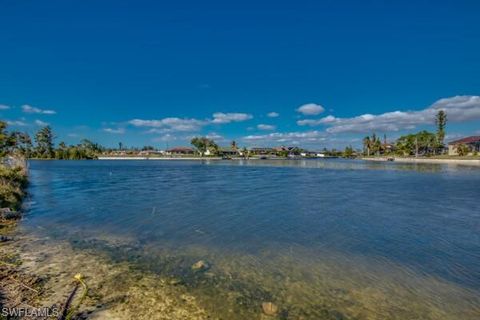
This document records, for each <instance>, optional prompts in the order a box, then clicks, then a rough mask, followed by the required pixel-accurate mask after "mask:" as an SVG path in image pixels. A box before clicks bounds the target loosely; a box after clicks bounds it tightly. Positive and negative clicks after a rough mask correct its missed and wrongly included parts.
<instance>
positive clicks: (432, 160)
mask: <svg viewBox="0 0 480 320" xmlns="http://www.w3.org/2000/svg"><path fill="white" fill-rule="evenodd" d="M360 159H361V160H365V161H377V162H397V163H425V164H455V165H467V166H480V159H478V160H477V159H438V158H395V157H394V158H393V159H394V161H391V160H389V158H387V157H382V158H366V157H363V158H360Z"/></svg>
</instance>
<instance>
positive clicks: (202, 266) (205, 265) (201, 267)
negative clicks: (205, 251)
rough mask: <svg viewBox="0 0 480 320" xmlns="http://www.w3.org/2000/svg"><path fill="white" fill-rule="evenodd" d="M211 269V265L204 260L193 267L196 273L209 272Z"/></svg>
mask: <svg viewBox="0 0 480 320" xmlns="http://www.w3.org/2000/svg"><path fill="white" fill-rule="evenodd" d="M209 268H210V265H209V264H208V263H207V262H205V261H203V260H199V261H197V262H195V263H194V264H193V265H192V270H194V271H196V270H207V269H209Z"/></svg>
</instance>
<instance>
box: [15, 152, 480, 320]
mask: <svg viewBox="0 0 480 320" xmlns="http://www.w3.org/2000/svg"><path fill="white" fill-rule="evenodd" d="M30 175H31V185H30V189H29V192H30V196H31V205H30V208H29V210H28V214H27V219H26V220H25V222H24V223H23V226H24V228H25V229H26V230H28V231H29V232H33V233H38V234H47V235H49V236H50V237H51V238H52V239H57V240H66V241H69V242H70V243H72V244H73V246H74V247H75V248H77V249H78V250H93V251H97V252H99V253H100V252H102V253H103V254H107V255H108V256H109V257H110V258H111V259H112V261H114V262H121V261H129V262H130V263H133V264H135V265H137V267H138V268H139V269H140V270H144V272H150V273H157V274H161V275H165V276H176V277H180V278H181V277H183V280H182V281H183V282H184V283H185V285H186V287H187V288H189V289H190V290H191V291H192V293H193V294H195V295H197V296H198V297H199V299H200V300H201V301H202V303H204V304H205V306H206V308H207V309H208V310H210V312H211V313H212V314H213V315H214V316H215V315H217V316H226V317H230V316H228V312H233V311H232V310H234V314H235V316H236V317H238V318H249V317H251V315H252V314H255V312H256V310H257V309H258V305H259V303H261V302H262V301H274V302H275V303H277V304H278V305H279V306H280V312H279V313H278V315H277V316H278V317H280V318H282V317H283V318H288V319H290V318H291V319H299V318H304V319H307V318H311V319H321V318H324V319H350V318H351V319H413V318H415V319H417V318H418V319H476V318H477V319H478V318H480V168H476V167H462V166H446V165H426V164H421V165H420V164H417V165H408V164H396V163H372V162H362V161H344V160H311V161H310V160H306V161H279V160H276V161H260V160H257V161H210V162H208V161H205V162H200V161H78V162H76V161H32V162H31V163H30ZM111 239H116V240H115V241H116V242H115V241H113V244H112V242H111V241H112V240H111ZM115 243H117V244H115ZM119 243H121V244H119ZM200 259H202V260H204V261H206V262H207V263H208V267H209V270H208V272H205V274H206V275H205V274H204V275H202V276H201V277H199V276H198V275H194V276H192V274H191V270H190V268H189V266H191V264H192V263H193V262H195V261H198V260H200ZM202 277H204V278H202ZM205 279H207V280H205ZM256 308H257V309H256ZM232 318H233V316H232Z"/></svg>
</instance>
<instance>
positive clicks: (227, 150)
mask: <svg viewBox="0 0 480 320" xmlns="http://www.w3.org/2000/svg"><path fill="white" fill-rule="evenodd" d="M218 154H219V155H220V156H223V157H235V156H238V155H239V152H238V150H237V149H235V148H232V147H220V148H219V149H218Z"/></svg>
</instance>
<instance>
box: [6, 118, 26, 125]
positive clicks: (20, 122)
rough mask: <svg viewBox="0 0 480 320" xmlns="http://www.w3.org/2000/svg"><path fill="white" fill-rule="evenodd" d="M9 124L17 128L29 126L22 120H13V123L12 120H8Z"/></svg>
mask: <svg viewBox="0 0 480 320" xmlns="http://www.w3.org/2000/svg"><path fill="white" fill-rule="evenodd" d="M7 124H8V125H9V126H17V127H25V126H27V124H26V123H25V122H23V121H21V120H13V121H10V120H7Z"/></svg>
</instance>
